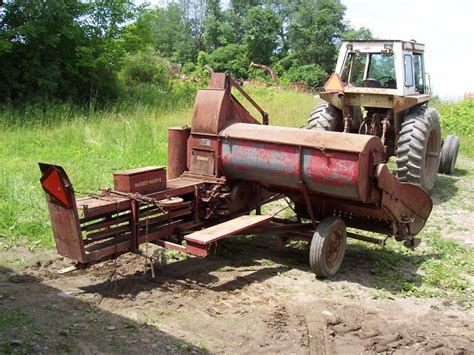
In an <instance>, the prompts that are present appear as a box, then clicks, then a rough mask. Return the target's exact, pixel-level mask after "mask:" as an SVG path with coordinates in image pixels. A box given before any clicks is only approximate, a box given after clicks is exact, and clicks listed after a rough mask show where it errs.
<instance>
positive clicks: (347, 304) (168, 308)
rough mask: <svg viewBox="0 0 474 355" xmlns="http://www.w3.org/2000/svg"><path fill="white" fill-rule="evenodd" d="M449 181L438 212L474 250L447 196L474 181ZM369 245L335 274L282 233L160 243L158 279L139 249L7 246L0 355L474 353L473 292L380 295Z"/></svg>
mask: <svg viewBox="0 0 474 355" xmlns="http://www.w3.org/2000/svg"><path fill="white" fill-rule="evenodd" d="M464 163H465V164H472V163H471V162H466V161H464ZM469 166H470V165H469ZM460 171H461V172H462V171H463V170H460ZM444 179H445V180H444V183H443V184H442V186H444V187H442V190H438V192H437V195H436V196H435V202H436V206H435V211H434V214H433V218H434V220H435V221H436V220H437V219H439V220H441V218H445V217H443V216H446V215H447V216H450V218H451V220H453V221H455V223H456V225H457V226H460V228H458V229H456V231H454V232H453V230H452V229H449V228H445V227H444V226H443V224H442V223H441V224H440V225H439V229H440V230H441V231H442V235H443V237H445V238H452V239H455V240H456V241H457V242H459V243H460V244H462V245H464V247H465V248H471V247H472V244H473V241H474V237H473V235H474V225H473V222H472V221H473V220H474V213H473V212H472V210H470V209H467V210H465V209H463V206H462V205H459V203H457V202H456V203H453V202H451V203H449V202H448V201H449V199H450V197H449V196H450V194H457V193H459V192H458V191H457V190H456V191H453V188H454V187H456V186H457V188H456V189H458V188H462V190H463V192H464V194H465V193H466V187H465V186H467V185H465V184H468V185H469V186H471V190H470V191H471V192H472V182H465V181H463V179H464V177H463V174H462V173H460V174H458V176H456V177H453V178H444ZM446 179H448V180H446ZM449 179H452V180H449ZM467 198H472V196H471V197H467ZM453 205H457V207H453ZM361 248H364V247H362V246H360V245H359V244H357V245H350V246H349V250H348V253H347V255H346V258H345V260H344V265H343V267H342V269H341V272H340V273H339V274H338V275H337V276H336V277H335V278H334V279H332V280H324V281H321V280H317V279H316V278H315V277H314V275H312V274H311V273H310V272H309V271H308V266H307V251H306V250H305V249H304V248H300V247H287V248H284V249H278V248H277V243H276V240H275V238H272V237H271V236H269V237H264V238H258V239H257V238H253V239H252V238H248V237H247V238H243V237H242V238H235V239H232V240H227V241H224V242H221V243H219V246H218V248H217V252H216V255H213V256H211V257H208V258H207V259H199V258H187V259H182V257H181V256H180V255H178V254H175V253H167V254H163V253H162V252H161V251H159V250H156V252H155V255H156V256H157V259H161V260H158V261H157V262H156V264H155V270H156V278H155V279H152V278H151V275H150V271H149V268H148V267H147V266H146V265H145V262H144V260H143V259H142V258H140V257H138V256H132V255H127V256H123V257H120V258H119V259H118V260H116V261H112V262H107V263H105V264H102V265H98V266H95V267H93V268H91V269H90V270H88V271H75V272H72V273H70V274H66V275H59V274H58V273H57V271H58V270H60V269H62V268H64V267H66V266H68V265H70V264H69V262H68V261H67V260H63V259H61V258H58V257H57V256H55V254H54V252H53V251H40V252H38V251H36V252H32V251H30V250H28V249H26V248H24V247H17V248H12V249H9V250H3V251H1V253H0V257H1V259H0V260H1V262H0V265H3V266H1V267H0V311H1V315H0V353H3V352H22V353H32V352H35V353H58V352H60V353H62V352H73V353H84V354H96V353H188V352H191V353H193V352H197V353H201V352H212V353H214V352H216V353H302V354H304V353H318V354H319V353H328V354H331V353H343V354H346V353H365V352H367V353H380V352H384V353H413V352H420V353H432V354H439V353H448V354H453V353H455V354H463V353H465V354H467V353H474V323H473V321H472V320H473V319H474V311H473V310H472V308H470V306H466V304H469V302H467V303H464V304H460V303H459V302H455V301H452V300H449V299H446V298H445V299H441V298H440V299H438V298H416V297H407V296H406V295H400V293H399V292H395V291H394V292H393V293H390V292H389V291H388V292H387V291H386V290H390V287H386V288H385V291H384V292H383V293H381V292H379V290H378V289H377V287H376V283H375V280H374V272H373V267H374V258H369V259H366V258H363V257H361V255H365V253H377V250H376V248H374V247H367V249H363V250H361ZM393 253H396V251H394V252H393ZM403 258H410V254H404V256H403ZM407 265H411V264H410V263H407ZM407 268H409V266H407ZM406 272H409V273H412V274H413V275H418V276H419V283H420V284H421V283H423V275H422V274H420V273H419V270H416V269H407V270H406ZM466 277H467V278H468V279H469V280H470V286H469V287H468V288H467V289H466V292H467V293H471V292H472V290H473V287H472V286H473V284H472V279H473V277H474V275H467V276H466ZM386 282H387V283H390V282H391V281H390V279H387V280H386ZM388 286H390V285H388ZM418 286H419V285H418ZM469 298H470V300H471V301H472V294H471V296H469V295H468V296H467V300H469Z"/></svg>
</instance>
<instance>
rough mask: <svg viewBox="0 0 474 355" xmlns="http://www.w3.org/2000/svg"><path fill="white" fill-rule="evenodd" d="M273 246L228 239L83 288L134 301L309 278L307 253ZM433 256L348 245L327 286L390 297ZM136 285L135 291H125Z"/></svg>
mask: <svg viewBox="0 0 474 355" xmlns="http://www.w3.org/2000/svg"><path fill="white" fill-rule="evenodd" d="M276 244H277V243H276V238H274V237H266V236H265V237H258V238H249V237H240V238H230V239H227V240H225V241H222V242H220V244H219V247H218V248H217V249H216V254H215V255H214V256H210V257H207V258H205V259H202V258H189V259H186V260H181V261H176V262H172V263H169V264H165V265H158V264H157V265H155V269H156V273H157V277H156V279H151V277H150V274H149V272H148V273H143V272H136V273H134V274H129V275H124V277H122V278H120V279H118V280H116V281H113V282H112V281H110V280H107V281H102V282H99V283H97V284H93V285H88V286H84V287H82V289H83V290H84V291H85V292H90V293H98V294H100V295H102V296H104V297H110V298H123V297H130V296H132V297H135V296H136V295H137V294H139V293H140V292H142V291H151V290H153V289H155V288H160V289H162V290H163V291H172V290H173V289H174V288H175V286H176V285H179V286H182V287H184V288H186V287H189V288H193V285H196V284H197V285H199V286H200V287H204V288H206V289H208V290H211V291H217V292H220V291H223V292H229V291H234V290H239V289H242V288H244V287H246V286H248V285H250V284H252V283H258V282H262V281H264V280H267V279H269V278H272V277H274V276H276V275H278V274H281V273H285V272H288V271H290V270H291V269H298V270H301V271H304V272H308V273H311V271H310V270H309V266H308V252H307V248H300V247H298V248H293V247H286V248H283V249H279V248H277V246H276ZM438 257H439V255H435V254H430V255H423V256H420V255H410V254H408V253H398V252H396V251H392V250H389V249H385V248H380V247H377V248H374V247H371V246H367V247H366V246H362V245H360V244H349V246H348V249H347V251H346V256H345V259H344V262H343V265H342V267H341V270H340V271H339V273H338V274H337V275H336V276H335V277H334V278H333V279H331V280H329V281H328V282H331V281H332V282H337V281H348V282H353V283H358V284H360V285H362V286H364V287H369V288H377V289H383V290H386V291H389V292H392V293H394V294H395V293H398V292H400V291H403V290H405V289H406V287H407V285H408V284H409V285H413V286H420V285H421V284H422V282H423V280H422V277H421V275H420V274H419V273H417V271H418V269H419V267H420V266H421V264H422V263H423V262H424V261H426V260H429V259H433V258H438ZM119 262H120V261H119ZM233 269H238V271H239V273H238V274H237V276H235V278H231V279H229V280H228V281H226V282H220V281H219V278H218V277H217V276H215V275H213V274H212V273H214V272H216V271H222V270H225V271H227V270H233ZM242 275H244V276H242ZM137 284H139V287H131V286H130V285H137Z"/></svg>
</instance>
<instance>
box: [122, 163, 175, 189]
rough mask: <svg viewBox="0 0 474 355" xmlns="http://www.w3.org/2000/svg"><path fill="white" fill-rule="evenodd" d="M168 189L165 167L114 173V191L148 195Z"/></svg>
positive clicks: (149, 167)
mask: <svg viewBox="0 0 474 355" xmlns="http://www.w3.org/2000/svg"><path fill="white" fill-rule="evenodd" d="M164 189H166V169H165V168H164V167H163V166H148V167H145V168H139V169H131V170H124V171H118V172H116V173H114V190H116V191H120V192H138V193H140V194H148V193H151V192H156V191H161V190H164Z"/></svg>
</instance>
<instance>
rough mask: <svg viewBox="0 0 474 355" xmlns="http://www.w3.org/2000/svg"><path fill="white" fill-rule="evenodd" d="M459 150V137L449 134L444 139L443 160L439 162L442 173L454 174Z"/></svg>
mask: <svg viewBox="0 0 474 355" xmlns="http://www.w3.org/2000/svg"><path fill="white" fill-rule="evenodd" d="M458 152H459V137H458V136H453V135H449V136H447V137H446V140H445V141H444V144H443V148H442V149H441V160H440V163H439V172H440V173H441V174H446V175H452V174H453V172H454V166H455V165H456V160H457V158H458Z"/></svg>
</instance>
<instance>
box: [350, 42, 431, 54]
mask: <svg viewBox="0 0 474 355" xmlns="http://www.w3.org/2000/svg"><path fill="white" fill-rule="evenodd" d="M348 43H353V44H355V45H356V46H357V47H365V48H367V47H370V46H371V45H374V46H380V45H381V44H382V43H384V44H393V43H401V44H402V47H403V49H405V50H415V51H418V52H423V51H424V50H425V45H424V44H423V43H418V42H416V41H415V40H411V41H402V40H399V39H371V40H360V39H356V40H344V41H342V44H343V45H345V44H348Z"/></svg>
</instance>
